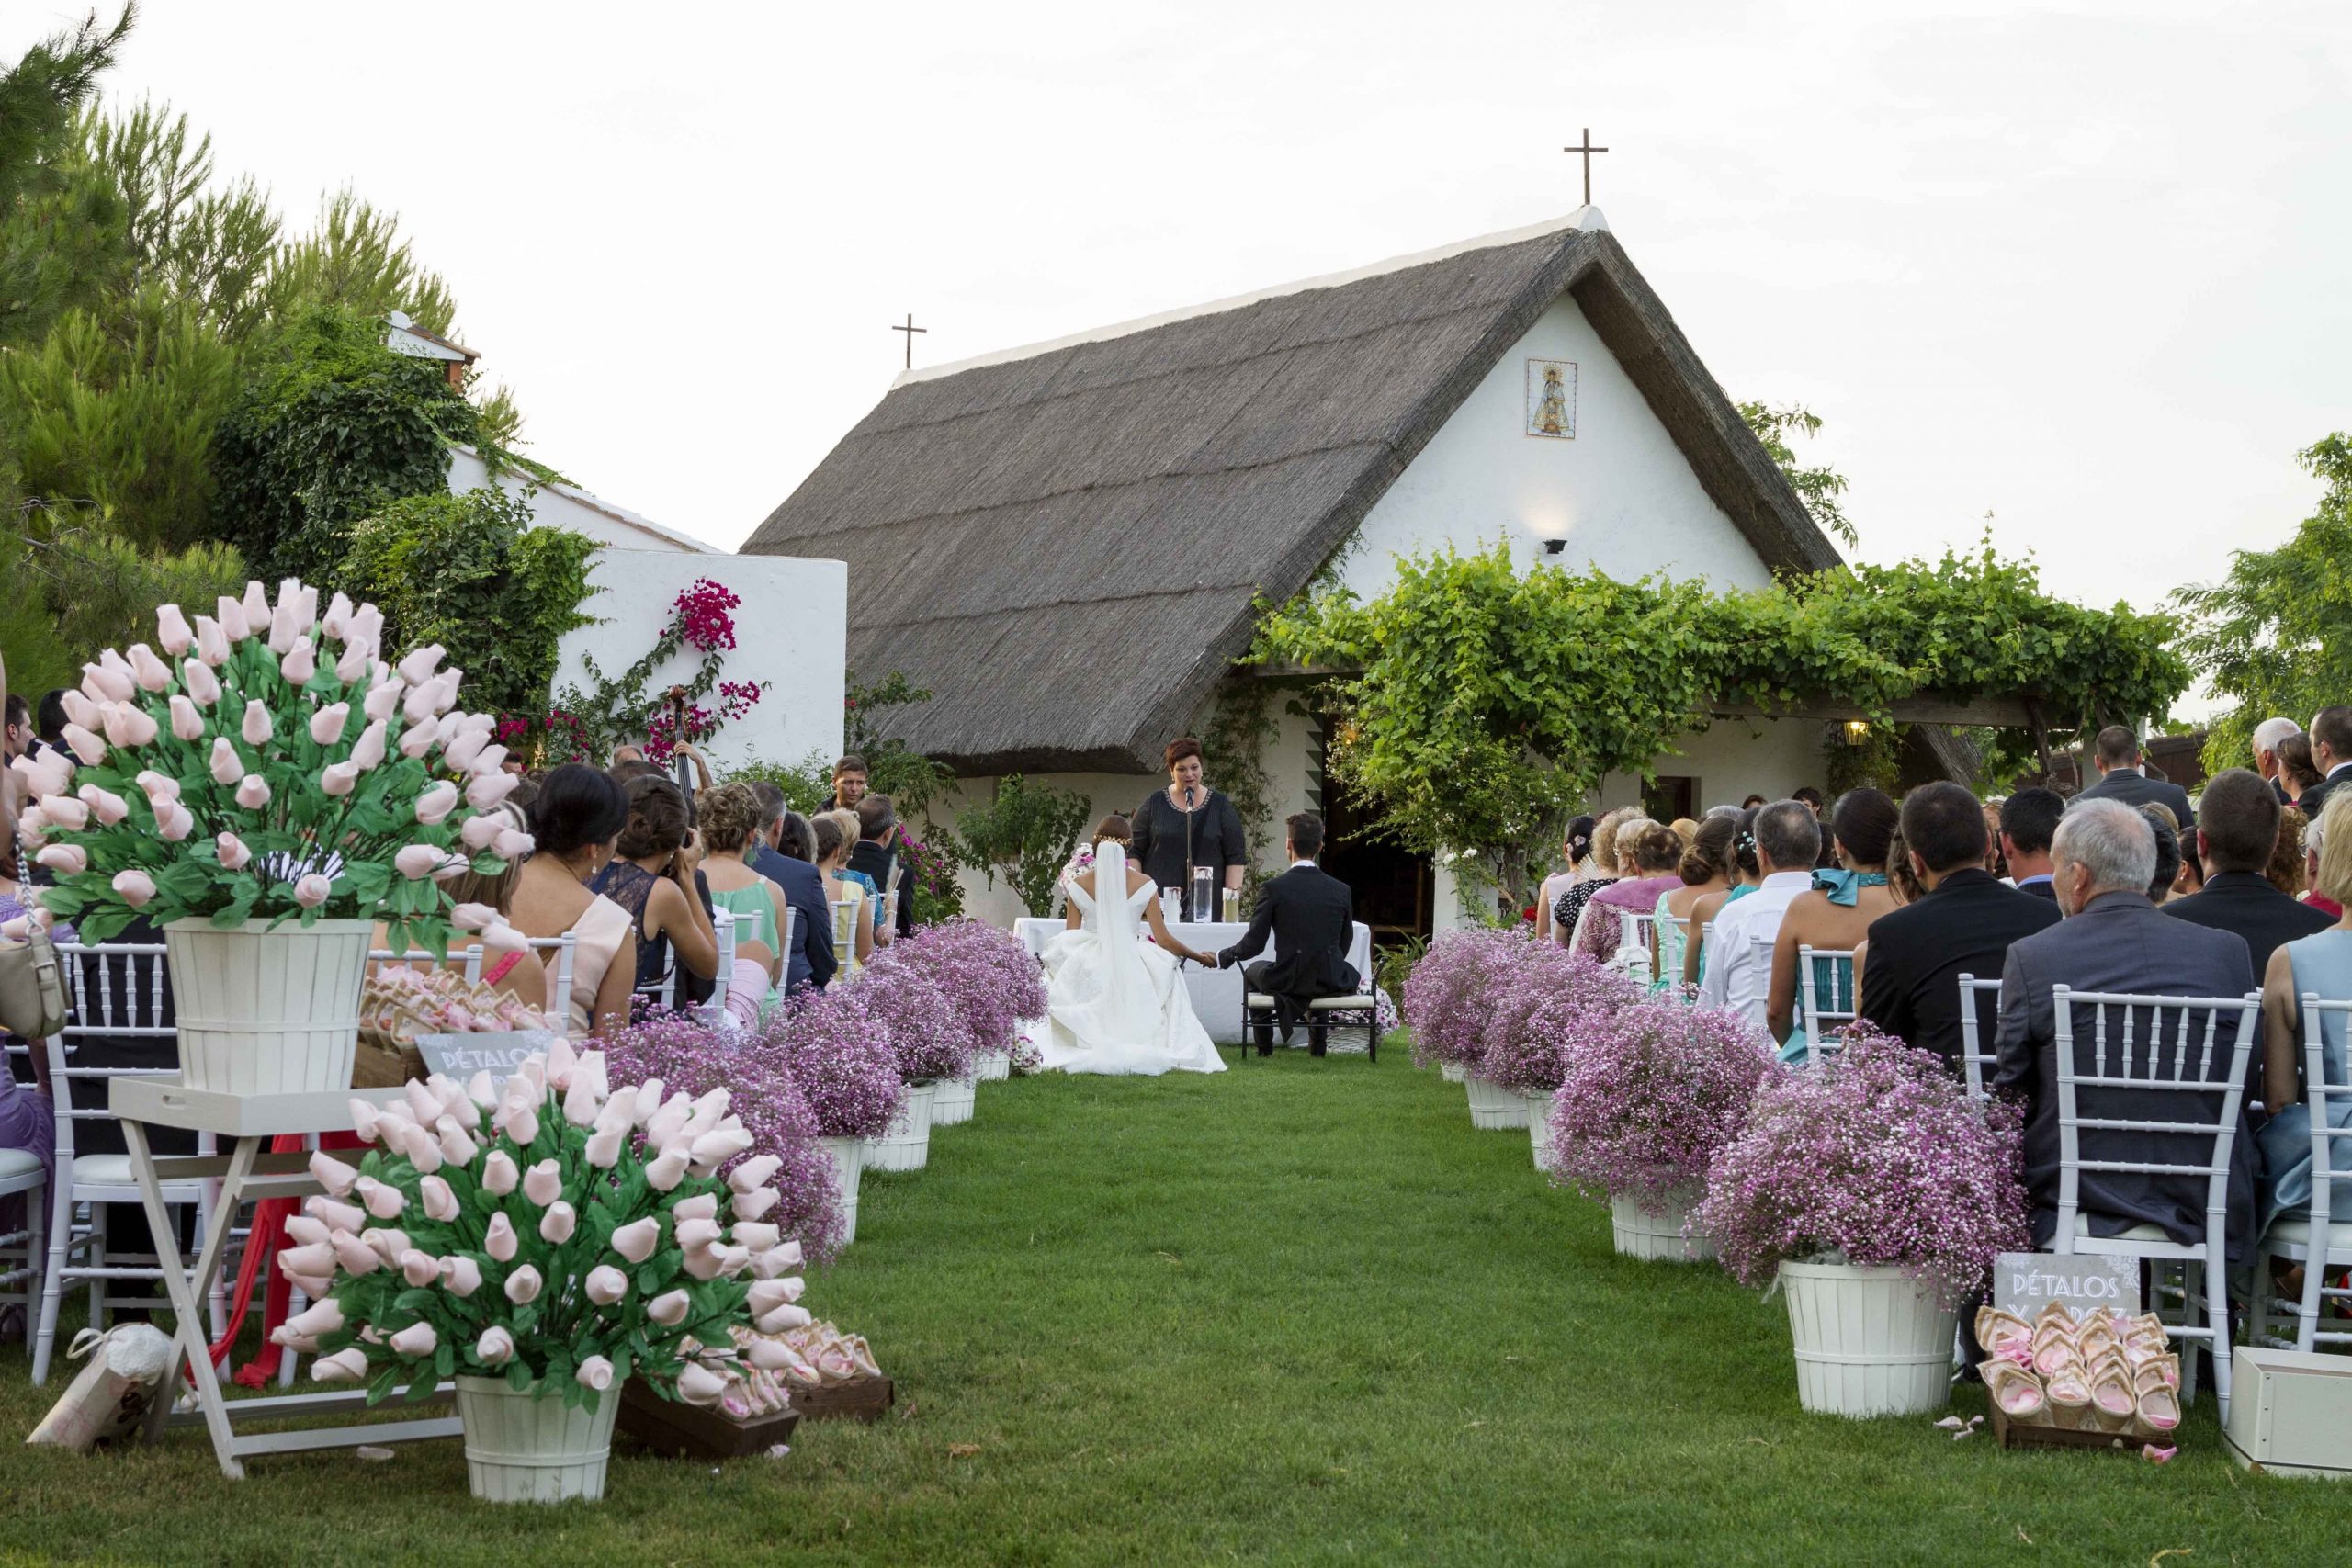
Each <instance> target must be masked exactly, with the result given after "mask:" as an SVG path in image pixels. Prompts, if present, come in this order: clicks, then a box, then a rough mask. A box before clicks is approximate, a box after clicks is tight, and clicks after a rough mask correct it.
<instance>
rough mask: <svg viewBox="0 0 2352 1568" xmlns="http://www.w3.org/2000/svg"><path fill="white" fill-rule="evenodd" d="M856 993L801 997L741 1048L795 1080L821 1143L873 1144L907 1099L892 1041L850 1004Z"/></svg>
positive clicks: (804, 993)
mask: <svg viewBox="0 0 2352 1568" xmlns="http://www.w3.org/2000/svg"><path fill="white" fill-rule="evenodd" d="M854 988H855V987H846V986H844V987H840V988H839V989H837V990H832V991H809V990H804V991H799V992H796V993H795V994H793V995H792V996H791V997H789V998H786V1001H785V1004H784V1006H783V1007H782V1008H780V1009H778V1010H777V1011H776V1013H775V1016H774V1017H772V1018H770V1019H769V1020H767V1021H766V1022H764V1023H763V1024H762V1025H761V1027H760V1032H759V1033H758V1034H757V1035H756V1036H754V1037H753V1038H752V1040H751V1041H750V1042H748V1043H745V1044H744V1045H743V1046H742V1047H741V1050H742V1053H743V1054H744V1055H763V1056H767V1057H769V1058H771V1059H772V1060H774V1061H775V1062H776V1063H777V1064H778V1065H779V1066H782V1067H783V1068H784V1070H785V1072H786V1073H787V1074H789V1075H790V1076H791V1078H792V1081H793V1082H794V1083H795V1084H797V1086H799V1089H800V1093H801V1095H802V1097H803V1098H804V1099H805V1100H807V1101H808V1105H809V1111H810V1112H811V1113H812V1114H813V1115H814V1116H815V1117H816V1119H817V1133H818V1135H819V1136H820V1137H826V1138H870V1137H873V1136H874V1135H875V1134H878V1133H880V1132H881V1131H883V1129H885V1128H887V1127H888V1126H889V1124H890V1119H891V1118H892V1117H894V1116H896V1115H898V1113H899V1104H900V1103H901V1102H902V1101H903V1100H905V1099H906V1086H905V1083H904V1082H903V1080H901V1079H900V1078H899V1059H898V1056H897V1055H896V1054H895V1053H894V1052H893V1051H892V1050H891V1047H890V1039H889V1036H888V1034H885V1033H884V1032H881V1031H880V1030H878V1029H876V1027H875V1025H874V1021H873V1020H872V1019H870V1018H869V1017H867V1015H866V1013H865V1010H864V1009H862V1008H860V1007H859V1006H858V1005H857V1004H856V1003H855V1002H854V1001H853V1000H852V999H851V998H850V996H849V992H850V991H851V990H853V989H854Z"/></svg>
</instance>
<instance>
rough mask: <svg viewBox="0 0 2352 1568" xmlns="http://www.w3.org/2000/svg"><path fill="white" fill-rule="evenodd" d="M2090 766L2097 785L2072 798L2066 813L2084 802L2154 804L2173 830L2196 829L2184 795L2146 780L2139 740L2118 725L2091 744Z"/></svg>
mask: <svg viewBox="0 0 2352 1568" xmlns="http://www.w3.org/2000/svg"><path fill="white" fill-rule="evenodd" d="M2091 766H2092V767H2094V768H2096V769H2098V783H2097V784H2093V785H2091V786H2090V788H2088V789H2086V790H2085V791H2083V792H2082V793H2081V794H2080V795H2076V796H2075V798H2074V799H2073V800H2072V801H2070V802H2069V803H2068V804H2067V807H2066V809H2067V810H2069V811H2074V810H2079V809H2080V808H2081V807H2082V804H2083V802H2085V801H2086V800H2117V801H2121V802H2122V803H2123V804H2124V805H2126V806H2146V805H2149V804H2151V803H2154V804H2155V805H2158V806H2161V807H2164V808H2165V810H2167V811H2169V812H2171V813H2172V819H2173V822H2174V824H2175V825H2176V827H2178V828H2194V827H2196V826H2197V813H2196V811H2195V810H2194V809H2192V808H2191V807H2190V806H2189V804H2188V791H2187V790H2185V789H2183V788H2181V787H2180V786H2179V785H2178V784H2173V783H2171V782H2169V781H2167V780H2165V779H2152V778H2150V777H2149V776H2148V769H2147V762H2146V761H2145V759H2143V757H2142V756H2141V754H2140V738H2139V737H2138V736H2137V735H2135V734H2133V733H2132V732H2131V730H2130V729H2127V728H2124V727H2123V726H2122V725H2120V724H2110V725H2109V726H2108V727H2107V728H2105V729H2102V730H2100V731H2099V732H2098V737H2097V739H2094V740H2092V742H2091Z"/></svg>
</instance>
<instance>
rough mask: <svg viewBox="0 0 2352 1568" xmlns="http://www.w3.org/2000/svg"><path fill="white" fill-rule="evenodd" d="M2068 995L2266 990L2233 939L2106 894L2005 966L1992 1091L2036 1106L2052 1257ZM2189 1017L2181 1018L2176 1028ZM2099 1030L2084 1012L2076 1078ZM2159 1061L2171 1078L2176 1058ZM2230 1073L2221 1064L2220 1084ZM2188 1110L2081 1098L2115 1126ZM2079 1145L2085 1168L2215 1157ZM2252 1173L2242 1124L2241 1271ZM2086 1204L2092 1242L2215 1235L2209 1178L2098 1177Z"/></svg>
mask: <svg viewBox="0 0 2352 1568" xmlns="http://www.w3.org/2000/svg"><path fill="white" fill-rule="evenodd" d="M1877 956H1878V955H1877V954H1876V953H1872V954H1871V962H1872V963H1876V962H1877ZM1866 973H1867V972H1866ZM2062 985H2063V986H2066V987H2071V988H2073V989H2075V990H2077V991H2121V992H2126V993H2130V994H2132V995H2138V996H2158V997H2241V996H2244V995H2245V993H2246V992H2248V991H2250V990H2253V989H2254V988H2255V974H2254V964H2253V963H2252V961H2251V960H2250V959H2249V958H2248V957H2247V955H2246V945H2245V938H2244V937H2241V936H2239V935H2237V934H2236V933H2235V932H2234V931H2209V930H2207V929H2205V928H2204V927H2201V926H2199V925H2197V924H2195V923H2194V922H2192V921H2188V920H2168V919H2165V918H2164V914H2163V912H2162V911H2161V910H2159V909H2158V908H2156V907H2155V906H2154V904H2152V903H2150V902H2149V901H2148V897H2147V895H2145V894H2143V893H2103V894H2101V895H2100V896H2099V897H2097V898H2094V899H2093V900H2091V903H2090V906H2089V908H2086V909H2085V910H2084V911H2083V912H2082V913H2081V914H2079V915H2076V916H2075V917H2074V918H2073V919H2069V920H2066V921H2064V923H2062V924H2059V925H2055V926H2052V927H2051V928H2050V929H2049V930H2048V931H2042V932H2040V933H2039V934H2037V935H2034V936H2030V937H2027V938H2025V939H2023V940H2022V941H2020V942H2016V943H2015V944H2013V945H2012V946H2011V947H2010V948H2009V962H2008V965H2007V968H2006V969H2005V970H2004V971H2003V972H2002V975H2001V1037H2000V1045H1999V1055H2000V1063H1999V1067H1998V1070H1997V1071H1996V1073H1995V1075H1994V1078H1993V1087H1994V1088H1995V1089H1996V1090H2001V1091H2005V1092H2018V1093H2022V1094H2023V1095H2024V1096H2025V1098H2026V1123H2025V1185H2026V1191H2027V1193H2028V1194H2029V1195H2030V1198H2031V1200H2032V1203H2033V1242H2034V1245H2035V1246H2036V1247H2047V1246H2049V1245H2050V1242H2051V1239H2052V1237H2053V1236H2054V1235H2056V1234H2057V1228H2058V1227H2057V1219H2058V1214H2057V1202H2058V1164H2059V1159H2058V1153H2059V1150H2058V1051H2057V1025H2056V1010H2055V1007H2054V1004H2053V998H2052V987H2056V986H2062ZM2178 1016H2179V1015H2178V1014H2177V1013H2176V1014H2174V1015H2173V1018H2174V1020H2175V1021H2176V1022H2177V1019H2178ZM2090 1017H2091V1015H2090V1010H2088V1009H2087V1008H2083V1009H2079V1010H2077V1014H2076V1017H2075V1057H2076V1063H2077V1069H2078V1070H2080V1071H2084V1072H2088V1071H2090V1070H2091V1069H2092V1067H2093V1066H2094V1065H2095V1060H2094V1056H2093V1050H2094V1045H2093V1042H2092V1040H2091V1031H2090V1027H2089V1024H2090ZM2238 1017H2239V1014H2238V1012H2237V1011H2236V1010H2231V1011H2227V1012H2224V1013H2223V1014H2222V1018H2221V1021H2220V1027H2219V1029H2218V1031H2217V1032H2216V1044H2215V1049H2216V1050H2217V1052H2222V1053H2226V1052H2229V1051H2230V1050H2231V1049H2232V1048H2233V1046H2234V1045H2235V1044H2236V1042H2237V1023H2238ZM2118 1022H2119V1021H2118V1020H2117V1019H2116V1018H2115V1016H2114V1015H2113V1014H2112V1013H2110V1014H2109V1031H2110V1036H2111V1037H2112V1036H2114V1035H2116V1034H2117V1033H2119V1032H2120V1031H2119V1030H2118V1027H2117V1026H2118ZM2133 1027H2134V1031H2135V1035H2136V1037H2137V1038H2138V1039H2140V1040H2142V1041H2143V1042H2144V1041H2145V1040H2146V1038H2147V1033H2148V1028H2149V1021H2148V1019H2147V1018H2146V1017H2144V1016H2142V1017H2140V1018H2138V1019H2136V1020H2135V1021H2134V1025H2133ZM2255 1032H2256V1035H2257V1038H2256V1041H2255V1043H2254V1049H2253V1054H2252V1055H2250V1056H2249V1057H2248V1058H2247V1066H2248V1068H2249V1072H2251V1070H2252V1069H2253V1068H2254V1067H2255V1066H2256V1064H2258V1063H2259V1062H2260V1061H2261V1060H2262V1042H2261V1040H2260V1039H2259V1038H2258V1036H2259V1034H2260V1032H2261V1016H2260V1014H2259V1013H2257V1014H2256V1018H2255ZM2112 1049H2113V1047H2110V1050H2112ZM2115 1060H2116V1058H2115V1057H2114V1056H2113V1055H2110V1057H2109V1062H2110V1064H2112V1063H2113V1062H2114V1061H2115ZM2142 1060H2143V1061H2144V1060H2145V1056H2144V1047H2143V1056H2142ZM2161 1061H2162V1062H2163V1063H2164V1064H2165V1065H2166V1066H2169V1064H2170V1062H2171V1055H2170V1047H2169V1046H2167V1048H2166V1051H2165V1055H2164V1056H2163V1057H2162V1058H2161ZM2227 1068H2228V1060H2227V1057H2226V1056H2224V1057H2223V1059H2222V1064H2221V1066H2218V1067H2217V1068H2216V1069H2215V1071H2216V1073H2217V1074H2218V1073H2220V1072H2223V1071H2226V1070H2227ZM2143 1076H2144V1075H2143ZM2197 1098H2198V1103H2197V1105H2196V1106H2195V1108H2194V1114H2195V1115H2197V1116H2199V1117H2210V1116H2211V1115H2213V1114H2215V1113H2216V1112H2218V1111H2220V1109H2221V1097H2220V1096H2219V1095H2218V1094H2214V1095H2204V1096H2199V1097H2197ZM2188 1099H2189V1097H2188V1096H2185V1095H2182V1094H2179V1093H2176V1092H2172V1091H2169V1090H2154V1089H2076V1090H2075V1103H2076V1106H2077V1109H2078V1111H2079V1112H2080V1114H2081V1115H2083V1116H2084V1117H2086V1118H2095V1119H2098V1118H2103V1119H2109V1120H2116V1121H2133V1122H2178V1121H2184V1120H2188V1116H2189V1114H2190V1111H2191V1107H2190V1105H2189V1104H2188ZM2078 1136H2079V1139H2080V1151H2081V1157H2082V1158H2084V1159H2086V1160H2101V1159H2129V1160H2135V1161H2146V1162H2148V1163H2152V1164H2162V1163H2170V1164H2177V1165H2188V1164H2194V1163H2198V1162H2199V1161H2201V1160H2202V1159H2203V1158H2204V1157H2205V1156H2203V1155H2202V1154H2200V1153H2199V1150H2200V1149H2210V1147H2211V1145H2206V1144H2204V1143H2202V1142H2201V1140H2199V1139H2198V1138H2196V1137H2195V1136H2194V1135H2190V1134H2164V1133H2121V1132H2106V1131H2099V1130H2095V1129H2086V1130H2085V1131H2083V1132H2082V1133H2080V1134H2078ZM2255 1159H2256V1150H2255V1146H2254V1135H2253V1134H2251V1133H2250V1132H2248V1131H2247V1128H2246V1124H2245V1116H2244V1113H2243V1111H2241V1113H2240V1117H2239V1122H2238V1132H2237V1138H2236V1141H2235V1142H2234V1143H2233V1145H2231V1155H2230V1180H2229V1195H2228V1200H2227V1202H2228V1212H2227V1215H2226V1219H2225V1226H2226V1229H2227V1232H2228V1236H2229V1250H2230V1253H2231V1254H2232V1255H2233V1257H2235V1256H2241V1255H2243V1254H2245V1253H2246V1252H2247V1251H2249V1250H2250V1248H2251V1244H2252V1241H2253V1233H2254V1167H2255ZM2079 1195H2080V1202H2081V1212H2082V1214H2083V1216H2084V1218H2085V1219H2086V1221H2087V1222H2088V1229H2089V1231H2090V1233H2091V1234H2092V1235H2121V1234H2122V1233H2123V1232H2124V1231H2126V1230H2129V1229H2130V1228H2131V1226H2133V1225H2136V1224H2154V1225H2158V1226H2161V1227H2162V1228H2163V1229H2164V1232H2165V1235H2168V1236H2170V1237H2171V1238H2172V1239H2173V1240H2175V1241H2177V1242H2180V1243H2182V1244H2184V1245H2187V1244H2188V1243H2192V1242H2196V1241H2198V1240H2200V1239H2202V1238H2203V1236H2204V1234H2205V1179H2204V1178H2203V1177H2201V1176H2143V1175H2138V1174H2134V1173H2130V1172H2121V1171H2098V1170H2089V1171H2085V1172H2084V1173H2083V1175H2082V1179H2081V1185H2080V1188H2079Z"/></svg>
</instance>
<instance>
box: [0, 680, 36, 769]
mask: <svg viewBox="0 0 2352 1568" xmlns="http://www.w3.org/2000/svg"><path fill="white" fill-rule="evenodd" d="M5 707H6V725H7V728H6V731H5V742H0V750H5V752H6V757H7V759H8V761H16V760H17V758H18V757H38V756H40V752H41V739H40V736H38V735H36V734H34V733H33V707H32V705H31V704H30V703H28V702H27V701H25V699H24V697H23V696H22V695H21V694H18V693H16V692H11V693H9V694H8V700H7V702H6V705H5Z"/></svg>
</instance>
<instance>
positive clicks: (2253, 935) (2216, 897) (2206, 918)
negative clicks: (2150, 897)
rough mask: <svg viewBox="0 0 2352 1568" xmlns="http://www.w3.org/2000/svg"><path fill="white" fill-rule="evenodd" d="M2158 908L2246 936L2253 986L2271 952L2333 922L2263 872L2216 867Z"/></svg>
mask: <svg viewBox="0 0 2352 1568" xmlns="http://www.w3.org/2000/svg"><path fill="white" fill-rule="evenodd" d="M2163 908H2164V912H2165V914H2167V915H2170V916H2171V917H2172V918H2173V919H2176V920H2188V921H2190V922H2192V923H2194V924H2196V925H2200V926H2206V927H2209V928H2211V930H2214V931H2235V932H2237V933H2238V935H2240V936H2242V937H2244V938H2245V945H2246V947H2247V948H2248V950H2249V951H2250V952H2251V953H2252V954H2253V956H2254V978H2255V983H2256V985H2259V984H2261V982H2262V972H2263V971H2264V970H2265V969H2267V968H2268V967H2269V965H2270V955H2271V954H2272V953H2276V952H2278V949H2279V948H2280V947H2281V946H2283V945H2284V944H2286V943H2288V942H2293V941H2294V940H2295V939H2296V938H2298V937H2306V936H2309V935H2311V934H2312V932H2313V931H2325V930H2326V929H2327V928H2328V927H2330V926H2332V925H2334V924H2335V919H2334V918H2333V917H2331V916H2328V915H2324V914H2322V913H2321V912H2320V911H2319V910H2317V909H2314V908H2312V907H2311V906H2310V905H2309V904H2302V903H2298V902H2296V900H2294V899H2293V898H2291V897H2288V896H2287V895H2286V894H2284V893H2281V892H2279V891H2278V889H2277V888H2276V887H2273V886H2270V879H2269V878H2268V877H2267V876H2262V875H2259V874H2256V873H2254V872H2251V871H2222V872H2216V873H2214V874H2213V875H2212V876H2211V877H2210V878H2209V879H2207V881H2206V884H2205V886H2204V890H2203V891H2202V892H2199V893H2193V894H2191V895H2189V896H2188V897H2186V898H2180V899H2176V900H2174V901H2173V902H2172V903H2169V904H2166V905H2165V906H2164V907H2163Z"/></svg>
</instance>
